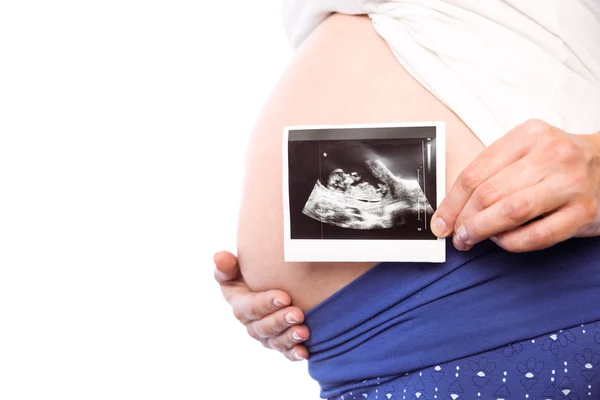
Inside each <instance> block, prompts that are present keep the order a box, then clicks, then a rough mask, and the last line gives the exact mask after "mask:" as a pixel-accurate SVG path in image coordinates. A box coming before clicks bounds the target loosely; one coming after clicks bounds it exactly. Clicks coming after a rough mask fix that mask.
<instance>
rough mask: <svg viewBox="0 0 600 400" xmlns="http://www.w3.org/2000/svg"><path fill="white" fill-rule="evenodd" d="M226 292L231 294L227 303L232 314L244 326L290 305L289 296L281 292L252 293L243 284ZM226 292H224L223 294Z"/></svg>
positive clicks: (234, 286)
mask: <svg viewBox="0 0 600 400" xmlns="http://www.w3.org/2000/svg"><path fill="white" fill-rule="evenodd" d="M227 290H231V291H232V294H231V293H228V294H231V295H230V297H229V298H228V301H229V304H230V305H231V307H232V308H233V314H234V315H235V317H236V318H237V319H238V320H239V321H240V322H241V323H243V324H244V325H247V324H248V323H250V322H252V321H257V320H261V319H263V318H265V317H266V316H268V315H269V314H272V313H273V312H275V311H277V310H279V309H281V308H282V307H285V306H287V305H289V304H290V296H289V295H288V294H287V293H285V292H283V291H281V290H268V291H265V292H252V291H251V290H250V289H248V286H246V284H245V283H243V284H239V285H233V286H232V287H230V288H227ZM227 290H224V293H225V292H226V291H227ZM233 291H235V293H233ZM302 318H304V315H303V314H302Z"/></svg>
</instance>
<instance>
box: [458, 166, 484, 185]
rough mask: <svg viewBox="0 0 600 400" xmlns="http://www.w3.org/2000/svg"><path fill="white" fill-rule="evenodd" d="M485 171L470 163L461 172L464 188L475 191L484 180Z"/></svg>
mask: <svg viewBox="0 0 600 400" xmlns="http://www.w3.org/2000/svg"><path fill="white" fill-rule="evenodd" d="M483 177H484V173H483V171H482V170H481V168H479V167H476V166H473V165H470V166H468V167H467V168H465V170H464V171H463V172H462V174H460V184H461V186H462V187H463V189H466V190H467V191H473V190H475V188H477V186H479V184H480V183H481V181H482V180H483Z"/></svg>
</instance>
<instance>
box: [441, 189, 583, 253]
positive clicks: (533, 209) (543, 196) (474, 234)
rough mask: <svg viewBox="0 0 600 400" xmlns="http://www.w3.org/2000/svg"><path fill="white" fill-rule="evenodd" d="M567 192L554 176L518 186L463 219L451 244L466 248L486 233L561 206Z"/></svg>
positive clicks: (481, 238) (509, 226)
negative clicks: (519, 188)
mask: <svg viewBox="0 0 600 400" xmlns="http://www.w3.org/2000/svg"><path fill="white" fill-rule="evenodd" d="M571 195H572V194H571V193H570V192H569V191H568V190H565V188H564V187H562V185H561V184H560V181H559V180H558V179H547V180H543V181H541V182H540V183H538V184H536V185H534V186H532V187H528V188H525V189H522V190H519V191H517V192H516V193H513V194H511V195H509V196H507V197H505V198H503V199H502V200H500V201H498V202H496V203H494V204H493V205H491V206H490V207H488V208H486V209H485V210H483V211H480V212H478V213H476V214H475V215H473V216H472V217H471V218H468V219H467V220H465V221H464V224H462V225H461V226H460V227H459V228H458V229H457V231H456V234H455V235H454V238H453V242H454V246H455V247H456V248H457V249H458V250H466V249H468V248H470V246H473V245H474V244H475V243H478V242H480V241H482V240H485V239H487V238H488V237H490V236H494V235H497V234H499V233H502V232H505V231H509V230H513V229H515V228H518V227H519V226H521V225H523V224H525V223H526V222H529V221H531V220H532V219H534V218H536V217H538V216H540V215H543V214H546V213H550V212H552V211H554V210H556V209H557V208H559V207H561V206H563V205H564V204H565V203H567V202H568V201H569V199H570V198H571Z"/></svg>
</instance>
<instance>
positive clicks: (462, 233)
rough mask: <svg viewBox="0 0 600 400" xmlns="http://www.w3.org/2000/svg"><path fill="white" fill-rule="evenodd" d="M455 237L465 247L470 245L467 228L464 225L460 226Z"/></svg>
mask: <svg viewBox="0 0 600 400" xmlns="http://www.w3.org/2000/svg"><path fill="white" fill-rule="evenodd" d="M456 236H457V237H458V240H460V241H461V242H462V243H464V244H466V245H472V244H473V243H472V242H471V239H469V234H468V233H467V228H465V226H464V225H461V226H460V228H458V230H457V231H456Z"/></svg>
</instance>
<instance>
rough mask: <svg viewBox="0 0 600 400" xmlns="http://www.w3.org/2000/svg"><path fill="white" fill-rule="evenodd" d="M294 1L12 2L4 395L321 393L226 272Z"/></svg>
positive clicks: (0, 149)
mask: <svg viewBox="0 0 600 400" xmlns="http://www.w3.org/2000/svg"><path fill="white" fill-rule="evenodd" d="M291 57H292V51H291V48H290V46H289V44H288V42H287V39H286V37H285V34H284V32H283V27H282V22H281V17H280V8H279V2H276V1H264V2H250V1H242V0H239V1H229V2H215V1H210V2H205V1H197V0H196V1H177V0H172V1H164V0H163V1H134V0H118V1H114V0H105V1H102V2H100V1H94V2H92V1H26V0H21V1H3V2H0V399H6V400H13V399H35V400H41V399H63V400H64V399H78V400H79V399H86V400H87V399H103V400H105V399H128V400H129V399H178V400H183V399H225V400H227V399H242V398H244V399H245V398H252V399H266V400H269V399H310V398H314V399H318V397H319V396H318V386H317V385H316V383H315V382H313V381H312V380H311V379H310V378H309V377H308V373H307V368H306V367H307V366H306V363H305V362H303V363H292V362H290V361H287V360H286V359H285V358H283V356H281V355H280V354H278V353H276V352H274V351H269V350H265V349H263V348H262V346H261V345H260V344H259V343H257V342H254V341H253V340H252V339H250V338H249V337H248V336H247V335H246V332H245V329H244V328H243V327H242V325H241V324H239V323H238V322H237V321H236V320H235V319H234V317H233V315H232V314H231V311H230V308H229V306H228V305H227V304H226V303H225V302H224V300H222V298H221V293H220V291H219V288H218V286H217V284H216V283H215V282H214V281H213V278H212V273H213V264H212V260H211V258H212V254H213V252H214V251H216V250H219V249H228V250H231V251H235V229H236V217H237V209H238V202H239V194H240V186H241V178H242V172H243V171H242V163H243V157H244V153H245V145H246V141H247V139H248V134H249V133H250V131H251V129H252V125H253V123H254V121H255V119H256V117H257V114H258V112H259V110H260V108H261V106H262V104H263V102H264V100H265V98H266V96H267V95H268V94H269V92H270V90H271V89H272V87H273V85H274V83H275V82H276V80H277V79H278V77H279V76H280V74H281V72H282V71H283V69H284V68H285V66H286V65H287V63H288V62H289V61H290V59H291Z"/></svg>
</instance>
